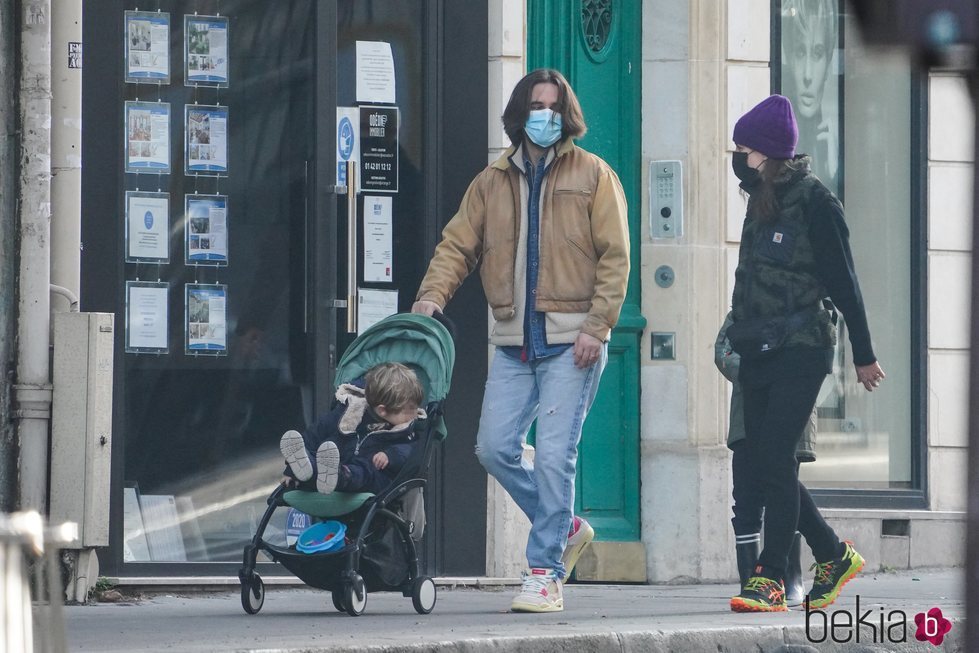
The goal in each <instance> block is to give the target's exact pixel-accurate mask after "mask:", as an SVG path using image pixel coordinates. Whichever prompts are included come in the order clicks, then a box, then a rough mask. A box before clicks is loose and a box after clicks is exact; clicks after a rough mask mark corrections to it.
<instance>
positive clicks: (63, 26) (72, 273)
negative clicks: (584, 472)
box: [49, 0, 82, 312]
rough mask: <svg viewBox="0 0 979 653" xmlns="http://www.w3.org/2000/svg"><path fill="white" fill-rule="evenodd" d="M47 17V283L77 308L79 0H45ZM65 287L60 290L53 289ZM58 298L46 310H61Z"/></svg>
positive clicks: (80, 124)
mask: <svg viewBox="0 0 979 653" xmlns="http://www.w3.org/2000/svg"><path fill="white" fill-rule="evenodd" d="M49 1H50V2H52V4H53V6H54V9H55V10H54V12H53V14H52V16H51V47H52V51H51V92H52V98H51V209H52V210H51V282H52V284H57V286H54V285H52V287H51V290H52V292H54V293H56V294H59V295H62V296H64V297H65V298H66V299H67V300H68V306H67V310H69V311H77V310H78V298H77V297H78V295H79V293H80V290H79V288H80V285H81V283H80V278H81V264H82V257H81V241H82V67H81V66H82V52H81V47H82V45H81V44H82V0H49ZM59 287H61V289H64V290H67V291H68V293H69V294H64V293H62V292H61V290H59ZM64 304H65V302H64V301H62V300H60V299H59V300H58V301H57V302H55V305H53V306H52V309H53V310H54V311H55V312H59V311H64V310H66V308H65V305H64Z"/></svg>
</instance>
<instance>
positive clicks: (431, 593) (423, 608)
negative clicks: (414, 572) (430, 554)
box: [411, 576, 438, 614]
mask: <svg viewBox="0 0 979 653" xmlns="http://www.w3.org/2000/svg"><path fill="white" fill-rule="evenodd" d="M437 598H438V597H437V593H436V591H435V581H433V580H432V579H431V578H429V577H428V576H419V577H418V578H416V579H415V580H414V582H413V583H412V584H411V604H412V605H414V606H415V610H416V611H417V612H418V614H428V613H429V612H431V611H432V609H433V608H434V607H435V601H436V600H437Z"/></svg>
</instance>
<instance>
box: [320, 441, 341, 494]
mask: <svg viewBox="0 0 979 653" xmlns="http://www.w3.org/2000/svg"><path fill="white" fill-rule="evenodd" d="M339 472H340V450H339V449H337V445H336V444H335V443H334V442H330V441H329V440H327V441H326V442H324V443H323V444H321V445H320V448H319V449H317V450H316V491H317V492H319V493H320V494H330V493H331V492H333V490H335V489H336V487H337V477H338V476H339Z"/></svg>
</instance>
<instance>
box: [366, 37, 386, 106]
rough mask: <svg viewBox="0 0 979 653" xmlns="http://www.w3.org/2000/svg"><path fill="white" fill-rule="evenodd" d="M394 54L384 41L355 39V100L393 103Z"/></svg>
mask: <svg viewBox="0 0 979 653" xmlns="http://www.w3.org/2000/svg"><path fill="white" fill-rule="evenodd" d="M394 91H395V88H394V56H393V55H392V54H391V44H390V43H387V42H385V41H357V101H358V102H386V103H388V104H394V102H395V100H394Z"/></svg>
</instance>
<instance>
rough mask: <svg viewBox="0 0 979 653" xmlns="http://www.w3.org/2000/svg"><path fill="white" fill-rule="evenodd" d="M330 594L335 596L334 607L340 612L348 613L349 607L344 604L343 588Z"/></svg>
mask: <svg viewBox="0 0 979 653" xmlns="http://www.w3.org/2000/svg"><path fill="white" fill-rule="evenodd" d="M330 594H332V596H333V607H334V608H336V609H337V610H338V611H339V612H346V611H347V606H346V605H344V603H343V594H344V590H343V588H337V589H335V590H333V591H332V592H330Z"/></svg>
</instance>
